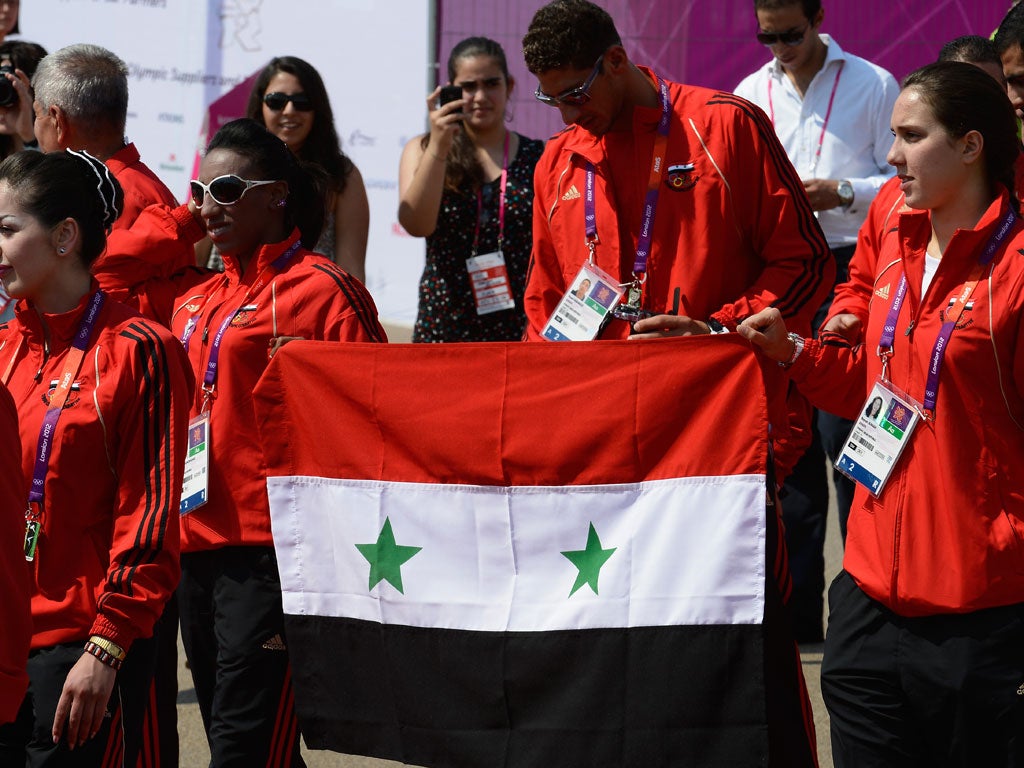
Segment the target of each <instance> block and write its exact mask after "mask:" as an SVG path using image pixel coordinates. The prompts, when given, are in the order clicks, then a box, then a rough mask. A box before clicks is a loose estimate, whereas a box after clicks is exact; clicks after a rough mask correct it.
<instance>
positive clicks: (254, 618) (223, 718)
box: [178, 547, 305, 768]
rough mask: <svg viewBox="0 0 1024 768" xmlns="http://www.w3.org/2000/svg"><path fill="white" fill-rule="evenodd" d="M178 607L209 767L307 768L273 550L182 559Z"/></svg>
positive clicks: (231, 551) (192, 555) (226, 549)
mask: <svg viewBox="0 0 1024 768" xmlns="http://www.w3.org/2000/svg"><path fill="white" fill-rule="evenodd" d="M178 602H179V607H180V610H181V637H182V642H183V644H184V646H185V655H186V656H187V657H188V660H189V665H190V667H191V669H192V680H193V682H194V684H195V689H196V698H197V699H198V700H199V710H200V712H201V713H202V716H203V725H204V726H205V728H206V736H207V740H208V741H209V744H210V755H211V760H210V765H211V768H228V766H238V767H239V768H243V767H244V768H250V767H251V766H261V767H262V766H267V767H268V768H276V767H277V766H289V767H290V766H304V765H305V763H304V762H303V761H302V758H301V757H300V756H299V729H298V721H297V719H296V717H295V699H294V695H293V692H292V682H291V665H290V663H289V661H288V652H287V650H286V645H285V638H284V613H283V611H282V609H281V580H280V578H279V576H278V572H277V560H276V559H275V557H274V550H273V548H271V547H224V548H222V549H216V550H211V551H209V552H191V553H186V554H182V556H181V584H180V585H179V587H178Z"/></svg>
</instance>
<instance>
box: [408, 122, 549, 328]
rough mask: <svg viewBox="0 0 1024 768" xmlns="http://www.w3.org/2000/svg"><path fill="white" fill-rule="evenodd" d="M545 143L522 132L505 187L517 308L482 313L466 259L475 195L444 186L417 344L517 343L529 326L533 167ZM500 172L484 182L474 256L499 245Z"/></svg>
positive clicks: (508, 260)
mask: <svg viewBox="0 0 1024 768" xmlns="http://www.w3.org/2000/svg"><path fill="white" fill-rule="evenodd" d="M543 150H544V143H543V142H542V141H538V140H536V139H528V138H526V137H525V136H520V137H519V151H518V152H516V156H515V158H514V159H513V160H512V163H511V165H510V166H509V168H508V182H507V186H506V190H505V237H504V243H503V246H502V252H503V254H504V256H505V265H506V267H507V269H508V277H509V282H510V283H511V287H512V296H513V298H514V299H515V302H516V305H515V308H513V309H505V310H500V311H498V312H492V313H490V314H486V315H478V314H477V311H476V304H475V303H474V301H473V291H472V289H471V288H470V283H469V271H468V270H467V268H466V259H468V258H470V256H472V255H473V236H474V233H475V231H476V216H477V196H476V193H475V192H474V191H473V190H472V189H471V188H469V187H468V186H467V187H466V188H463V189H460V190H458V191H452V190H450V189H445V191H444V194H443V196H442V197H441V210H440V212H439V214H438V225H437V229H435V230H434V233H433V234H432V235H430V236H429V237H428V238H427V263H426V267H425V268H424V270H423V276H422V277H421V278H420V291H419V311H418V313H417V317H416V325H415V327H414V328H413V337H412V340H413V341H419V342H450V341H517V340H519V339H520V338H522V335H523V329H524V328H525V327H526V316H525V314H524V313H523V292H524V290H525V289H526V270H527V267H528V265H529V262H530V250H531V248H532V246H533V169H534V167H535V166H536V165H537V160H539V159H540V155H541V152H542V151H543ZM500 192H501V177H500V176H499V177H498V178H497V179H494V180H493V181H491V182H488V183H487V184H485V185H484V186H483V189H482V196H483V212H482V215H481V221H480V244H479V247H478V249H477V254H478V255H480V254H485V253H493V252H494V251H495V250H497V248H498V220H499V217H498V200H499V197H500Z"/></svg>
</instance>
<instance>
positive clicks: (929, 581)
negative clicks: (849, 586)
mask: <svg viewBox="0 0 1024 768" xmlns="http://www.w3.org/2000/svg"><path fill="white" fill-rule="evenodd" d="M880 197H881V196H880ZM890 198H892V196H891V195H890ZM1008 204H1009V196H1008V195H1007V193H1006V192H1005V190H1004V191H1003V193H1002V195H1001V196H1000V197H999V198H998V199H997V200H996V201H995V202H993V204H992V205H991V206H990V207H989V209H988V211H987V212H986V213H985V214H984V216H982V218H981V220H980V221H979V222H978V224H977V226H976V227H975V228H974V229H971V230H958V231H957V232H956V234H955V235H954V236H953V238H952V239H951V240H950V243H949V245H948V246H947V248H946V252H945V253H944V254H943V256H942V260H941V262H940V264H939V267H938V270H937V271H936V273H935V276H934V278H933V280H932V283H931V285H930V287H929V288H928V292H927V293H926V294H925V295H924V296H923V297H922V295H921V284H922V278H923V274H924V259H925V248H926V246H927V244H928V240H929V238H930V236H931V223H930V219H929V217H928V213H927V212H925V211H907V212H903V213H899V214H898V215H895V216H892V217H890V222H891V225H889V226H883V227H879V226H878V221H884V220H885V218H886V216H887V214H886V212H885V210H883V208H880V209H879V211H878V212H877V215H876V217H875V219H876V221H875V224H874V225H873V226H872V225H871V224H872V219H871V218H869V220H868V223H867V224H865V226H864V227H863V228H862V230H861V235H860V240H859V242H858V245H857V252H856V253H855V254H854V258H853V262H852V263H851V269H850V275H851V281H850V283H849V284H847V285H846V286H844V289H843V291H841V292H840V294H839V295H837V300H836V304H835V306H834V308H833V314H836V313H839V312H850V313H852V314H855V315H857V316H858V317H859V318H860V319H861V322H862V327H864V328H865V334H864V336H863V341H864V343H863V344H862V345H860V346H857V347H854V348H851V347H850V346H849V345H848V344H846V343H845V341H844V340H843V339H841V338H840V337H838V336H837V335H829V334H823V335H822V338H821V340H820V341H813V342H810V343H809V344H808V345H807V347H806V349H805V350H804V353H803V354H802V355H801V356H800V358H799V359H798V360H797V361H796V363H795V364H794V365H793V367H792V368H791V372H792V374H793V377H794V380H796V381H797V382H798V385H799V386H800V389H801V391H802V392H804V393H805V394H807V396H808V397H809V398H810V399H811V400H812V402H814V403H815V404H816V405H819V406H821V407H822V408H826V409H828V410H830V411H832V412H834V413H838V414H842V415H846V416H848V417H850V418H856V417H857V416H858V415H859V413H860V411H861V410H862V409H863V407H864V403H865V399H866V397H867V393H868V391H869V389H870V387H871V385H872V384H873V383H874V381H875V379H876V378H877V377H878V375H879V373H880V371H881V362H880V359H879V357H878V354H877V348H878V342H879V339H880V337H881V330H882V325H883V324H884V322H885V318H886V315H887V314H888V312H889V307H890V304H891V302H892V297H893V296H894V295H895V293H896V288H897V284H898V282H899V278H900V275H901V274H902V273H903V272H904V270H905V271H906V276H907V281H908V294H907V299H906V302H905V304H904V307H903V309H902V312H901V314H900V317H899V320H898V322H897V326H896V333H895V341H894V347H893V351H894V354H893V357H892V359H891V360H890V363H889V368H890V378H891V380H892V382H893V383H894V384H895V385H896V386H897V387H899V388H900V389H902V390H903V391H905V392H907V393H908V394H910V395H911V396H912V397H914V398H916V399H917V400H918V401H921V400H923V397H924V394H923V392H924V385H925V379H926V375H927V371H928V367H929V362H930V360H931V357H932V350H933V346H934V343H935V339H936V337H937V334H938V329H939V326H940V325H941V324H942V322H943V321H944V316H945V314H944V313H945V312H946V311H948V309H949V307H950V305H951V302H952V301H953V300H954V299H955V298H956V297H957V296H958V295H959V294H960V292H961V289H962V287H963V285H964V282H965V281H966V279H967V277H968V275H969V273H970V271H971V267H972V265H974V264H975V263H976V262H977V258H978V256H979V255H980V253H981V251H982V249H983V248H984V246H985V244H986V243H987V242H988V240H989V238H990V236H991V234H992V232H993V231H994V229H995V228H996V226H997V224H998V223H999V221H1000V220H1001V218H1002V216H1003V214H1004V212H1005V210H1006V207H1007V206H1008ZM891 205H892V199H890V200H889V201H888V203H885V202H884V201H883V207H891ZM893 226H894V227H895V229H893V228H892V227H893ZM1022 477H1024V224H1021V222H1020V221H1018V223H1017V225H1016V229H1015V230H1014V231H1013V234H1012V237H1011V239H1010V240H1009V243H1008V244H1007V245H1005V246H1004V247H1003V248H1002V250H1001V251H1000V252H999V253H998V254H997V255H996V257H995V259H994V260H993V261H992V263H991V264H990V266H989V268H987V269H986V270H985V272H984V275H983V277H982V279H981V280H980V281H979V282H978V284H977V286H976V287H975V289H974V291H973V293H972V294H971V297H970V301H969V303H968V305H967V306H966V308H965V310H964V312H963V314H962V315H961V317H960V320H959V321H958V324H957V327H956V329H955V331H954V332H953V335H952V337H951V339H950V341H949V344H948V346H947V347H946V354H945V359H944V362H943V365H942V369H941V372H940V378H939V386H938V399H937V403H936V408H935V418H934V420H933V421H931V420H930V421H927V422H921V423H919V424H918V426H917V428H916V430H915V432H914V434H913V435H912V437H911V438H910V442H909V444H908V445H907V447H906V449H905V450H904V452H903V455H902V456H901V457H900V459H899V460H898V462H897V463H896V465H895V469H894V471H893V474H892V476H891V477H890V479H889V482H888V484H887V485H886V486H885V487H884V488H883V490H882V493H881V495H880V496H879V497H878V498H877V499H876V498H874V497H872V496H870V495H869V494H868V493H867V491H866V490H864V489H863V488H860V487H858V488H857V493H856V495H855V497H854V502H853V507H852V511H851V514H850V521H849V530H848V535H847V540H846V553H845V557H844V561H843V565H844V567H845V568H846V570H847V571H849V572H850V574H851V575H852V576H853V578H854V579H855V580H856V582H857V584H858V585H859V586H860V587H861V588H862V589H863V590H864V591H865V592H866V593H867V594H868V595H870V596H871V597H872V598H874V599H875V600H878V601H879V602H881V603H883V604H884V605H886V606H887V607H888V608H890V609H891V610H893V611H895V612H896V613H899V614H901V615H905V616H922V615H929V614H937V613H962V612H967V611H975V610H979V609H982V608H990V607H995V606H1000V605H1008V604H1013V603H1020V602H1022V601H1024V491H1022V490H1021V478H1022Z"/></svg>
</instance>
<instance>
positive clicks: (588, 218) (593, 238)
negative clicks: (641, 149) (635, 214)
mask: <svg viewBox="0 0 1024 768" xmlns="http://www.w3.org/2000/svg"><path fill="white" fill-rule="evenodd" d="M658 94H659V98H660V101H661V119H660V120H659V121H658V135H657V136H656V137H655V140H654V149H653V150H652V152H651V174H650V177H649V178H648V181H647V196H646V197H645V198H644V209H643V215H642V217H641V220H640V238H639V240H638V241H637V245H636V258H635V259H634V261H633V276H634V278H637V279H638V278H639V277H640V276H641V275H644V274H645V273H646V272H647V259H648V258H649V256H650V253H651V239H652V237H653V234H654V214H655V212H656V211H657V207H658V191H659V189H660V188H661V180H662V178H664V175H665V155H666V154H667V149H668V128H669V118H671V117H672V105H671V103H670V102H669V96H668V85H666V84H665V81H664V80H662V79H660V78H659V79H658ZM595 175H596V173H595V170H594V164H593V163H589V162H588V163H587V176H586V179H587V181H586V195H585V199H584V205H583V211H584V224H585V227H586V233H587V247H588V248H589V249H590V259H591V261H593V259H594V246H595V245H596V243H597V242H598V238H597V206H596V204H595V202H594V177H595Z"/></svg>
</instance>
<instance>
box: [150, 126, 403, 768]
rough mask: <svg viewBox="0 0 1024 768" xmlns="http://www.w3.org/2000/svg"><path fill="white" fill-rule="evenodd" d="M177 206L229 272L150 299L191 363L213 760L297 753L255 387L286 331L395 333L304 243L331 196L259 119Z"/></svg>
mask: <svg viewBox="0 0 1024 768" xmlns="http://www.w3.org/2000/svg"><path fill="white" fill-rule="evenodd" d="M150 210H151V209H150ZM195 210H197V211H198V215H199V220H198V221H197V220H196V219H195V218H194V216H193V214H192V213H191V211H195ZM156 213H158V214H159V213H160V212H159V211H157V212H156ZM168 216H169V217H170V218H171V219H173V221H175V222H177V225H178V227H179V236H180V237H182V238H190V239H191V240H192V241H193V242H194V241H195V240H197V239H198V238H199V236H201V235H202V234H203V229H205V231H206V232H207V233H209V236H210V239H211V240H212V241H213V243H214V245H216V246H217V249H218V250H219V251H220V253H221V254H222V256H223V258H224V273H223V274H221V273H218V272H209V271H206V270H200V269H198V268H192V269H189V270H186V271H185V272H184V273H181V274H179V275H178V276H177V277H176V278H175V279H172V280H171V281H170V282H159V281H158V283H157V284H155V285H152V284H151V285H148V286H147V287H146V291H145V294H144V296H142V299H143V306H144V307H145V309H146V310H147V311H148V313H149V314H151V316H156V317H160V318H161V319H162V320H163V321H164V322H165V323H166V324H167V325H168V327H170V328H171V329H172V331H173V332H174V334H175V335H176V336H177V337H178V338H179V339H181V340H182V343H183V344H184V345H185V348H186V350H187V353H188V356H189V359H190V361H191V363H192V366H193V370H194V371H195V372H196V384H197V387H196V396H195V398H194V401H193V404H192V406H193V407H192V416H193V419H192V424H191V427H190V432H189V438H190V450H189V453H190V455H191V456H193V457H196V458H194V459H193V463H191V464H189V465H188V466H186V484H185V490H184V492H183V494H182V515H181V535H182V556H181V566H182V582H181V588H180V589H179V590H178V598H179V601H180V607H181V633H182V640H183V642H184V646H185V652H186V654H187V655H188V659H189V663H190V666H191V669H192V679H193V681H194V683H195V689H196V695H197V697H198V699H199V708H200V710H201V712H202V715H203V723H204V725H205V726H206V733H207V739H208V741H209V744H210V752H211V754H212V763H211V764H212V765H227V764H232V765H260V766H263V765H266V766H290V765H301V764H302V761H301V758H300V757H299V732H298V727H297V723H296V719H295V711H294V700H293V698H292V688H291V672H290V666H289V664H288V654H287V641H286V637H285V635H284V616H283V613H282V609H281V586H280V579H279V577H278V573H277V562H276V558H275V556H274V542H273V537H272V536H271V530H270V509H269V503H268V500H267V481H266V467H265V465H264V462H263V453H262V449H261V447H260V440H259V434H258V432H257V428H256V416H255V412H254V410H253V403H252V391H253V387H254V386H255V385H256V382H257V381H258V380H259V378H260V376H261V375H262V373H263V370H264V368H266V366H267V362H268V360H269V357H270V355H271V354H272V353H273V351H274V350H275V349H276V348H277V347H278V346H279V345H280V344H281V343H283V342H284V341H287V340H289V339H295V338H305V339H322V340H328V341H386V337H385V334H384V330H383V328H381V326H380V324H379V323H378V321H377V312H376V308H375V307H374V305H373V300H372V299H371V298H370V295H369V294H368V293H367V292H366V289H365V288H364V287H363V285H362V283H360V282H359V281H358V280H357V279H355V278H354V277H352V276H351V275H349V274H348V273H347V272H345V271H344V270H342V269H341V268H339V267H337V266H336V265H335V264H334V263H333V262H331V261H330V260H329V259H327V258H326V257H324V256H320V255H318V254H315V253H313V252H312V250H310V249H311V248H312V247H313V246H314V245H315V244H316V241H317V239H318V237H319V234H320V228H321V227H322V225H323V204H322V198H321V197H320V196H319V195H318V194H317V191H316V189H315V187H314V185H313V183H312V179H311V178H310V177H309V175H308V174H307V173H306V172H305V171H304V170H303V169H302V168H301V167H300V166H299V165H298V162H297V161H296V160H295V159H294V156H293V154H292V152H291V151H290V150H289V149H288V147H287V146H286V145H285V144H284V143H283V142H282V141H281V140H280V139H278V138H277V137H275V136H274V135H273V134H271V133H269V132H267V131H266V130H265V129H264V128H263V127H262V126H261V125H259V124H258V123H256V122H254V121H252V120H249V119H247V118H243V119H241V120H235V121H233V122H231V123H228V124H227V125H225V126H224V127H223V128H221V129H220V130H219V131H218V132H217V134H216V135H215V136H214V137H213V139H212V141H211V142H210V146H209V147H208V148H207V151H206V155H205V156H204V158H203V162H202V165H201V167H200V173H199V178H198V179H196V180H194V181H192V200H191V201H190V203H189V207H185V206H182V207H181V208H179V209H177V210H175V211H173V212H170V213H169V214H168ZM200 222H201V225H200ZM203 457H206V458H203Z"/></svg>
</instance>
